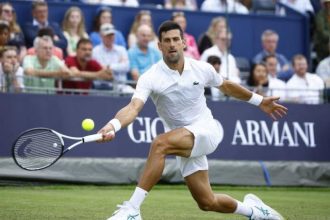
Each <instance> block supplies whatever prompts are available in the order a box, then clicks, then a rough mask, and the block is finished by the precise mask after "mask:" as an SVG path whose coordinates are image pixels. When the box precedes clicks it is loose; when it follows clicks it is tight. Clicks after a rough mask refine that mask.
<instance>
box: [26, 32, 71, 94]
mask: <svg viewBox="0 0 330 220" xmlns="http://www.w3.org/2000/svg"><path fill="white" fill-rule="evenodd" d="M34 48H35V51H36V55H27V56H26V57H25V58H24V60H23V68H24V72H25V74H26V75H27V76H30V77H26V78H25V86H26V87H35V89H36V88H44V89H50V90H54V89H55V78H58V77H59V78H66V77H69V76H71V75H72V73H71V71H70V70H69V69H68V68H67V67H66V66H65V64H64V63H63V62H62V61H61V60H60V59H59V58H57V57H56V56H54V55H53V54H52V50H53V40H52V39H51V37H49V36H43V37H37V38H36V39H35V40H34ZM26 89H28V88H26Z"/></svg>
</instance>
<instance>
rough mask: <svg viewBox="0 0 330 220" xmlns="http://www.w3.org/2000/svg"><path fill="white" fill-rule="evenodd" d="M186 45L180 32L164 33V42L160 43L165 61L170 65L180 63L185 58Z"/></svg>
mask: <svg viewBox="0 0 330 220" xmlns="http://www.w3.org/2000/svg"><path fill="white" fill-rule="evenodd" d="M185 46H186V44H185V41H184V39H182V37H181V35H180V30H177V29H175V30H170V31H167V32H163V33H162V40H161V41H160V42H159V43H158V47H159V49H160V50H161V51H162V53H163V57H164V60H165V61H166V62H168V63H178V62H179V60H180V59H182V58H183V50H184V48H185Z"/></svg>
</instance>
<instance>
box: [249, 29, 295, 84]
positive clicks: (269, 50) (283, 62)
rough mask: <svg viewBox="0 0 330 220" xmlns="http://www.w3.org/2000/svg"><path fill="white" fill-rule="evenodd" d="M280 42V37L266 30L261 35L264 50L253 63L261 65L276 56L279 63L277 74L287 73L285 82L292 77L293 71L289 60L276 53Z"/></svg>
mask: <svg viewBox="0 0 330 220" xmlns="http://www.w3.org/2000/svg"><path fill="white" fill-rule="evenodd" d="M278 41H279V36H278V34H277V33H276V32H275V31H273V30H269V29H268V30H265V31H264V32H263V33H262V35H261V42H262V48H263V50H262V51H261V52H259V53H258V54H257V55H256V56H255V57H254V58H253V63H260V62H262V60H263V59H264V58H265V57H266V56H268V55H271V54H273V55H275V56H276V58H277V61H278V64H277V72H283V73H284V72H286V73H287V75H285V79H284V80H285V81H287V80H288V79H289V78H290V77H291V76H292V71H291V70H290V64H289V61H288V59H287V58H286V57H285V56H284V55H283V54H280V53H277V52H276V49H277V44H278Z"/></svg>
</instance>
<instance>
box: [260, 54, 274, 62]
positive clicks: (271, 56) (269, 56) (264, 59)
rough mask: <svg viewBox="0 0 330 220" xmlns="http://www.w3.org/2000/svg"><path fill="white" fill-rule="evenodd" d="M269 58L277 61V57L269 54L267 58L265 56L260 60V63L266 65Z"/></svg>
mask: <svg viewBox="0 0 330 220" xmlns="http://www.w3.org/2000/svg"><path fill="white" fill-rule="evenodd" d="M270 58H275V59H277V57H276V56H275V54H269V55H267V56H265V57H264V58H262V62H264V63H266V62H267V60H268V59H270Z"/></svg>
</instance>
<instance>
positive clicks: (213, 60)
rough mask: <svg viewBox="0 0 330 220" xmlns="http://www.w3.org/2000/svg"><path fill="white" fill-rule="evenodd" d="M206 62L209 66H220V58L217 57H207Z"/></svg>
mask: <svg viewBox="0 0 330 220" xmlns="http://www.w3.org/2000/svg"><path fill="white" fill-rule="evenodd" d="M207 62H208V63H210V64H211V65H214V64H219V65H220V64H221V59H220V57H218V56H213V55H212V56H209V57H208V58H207Z"/></svg>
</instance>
